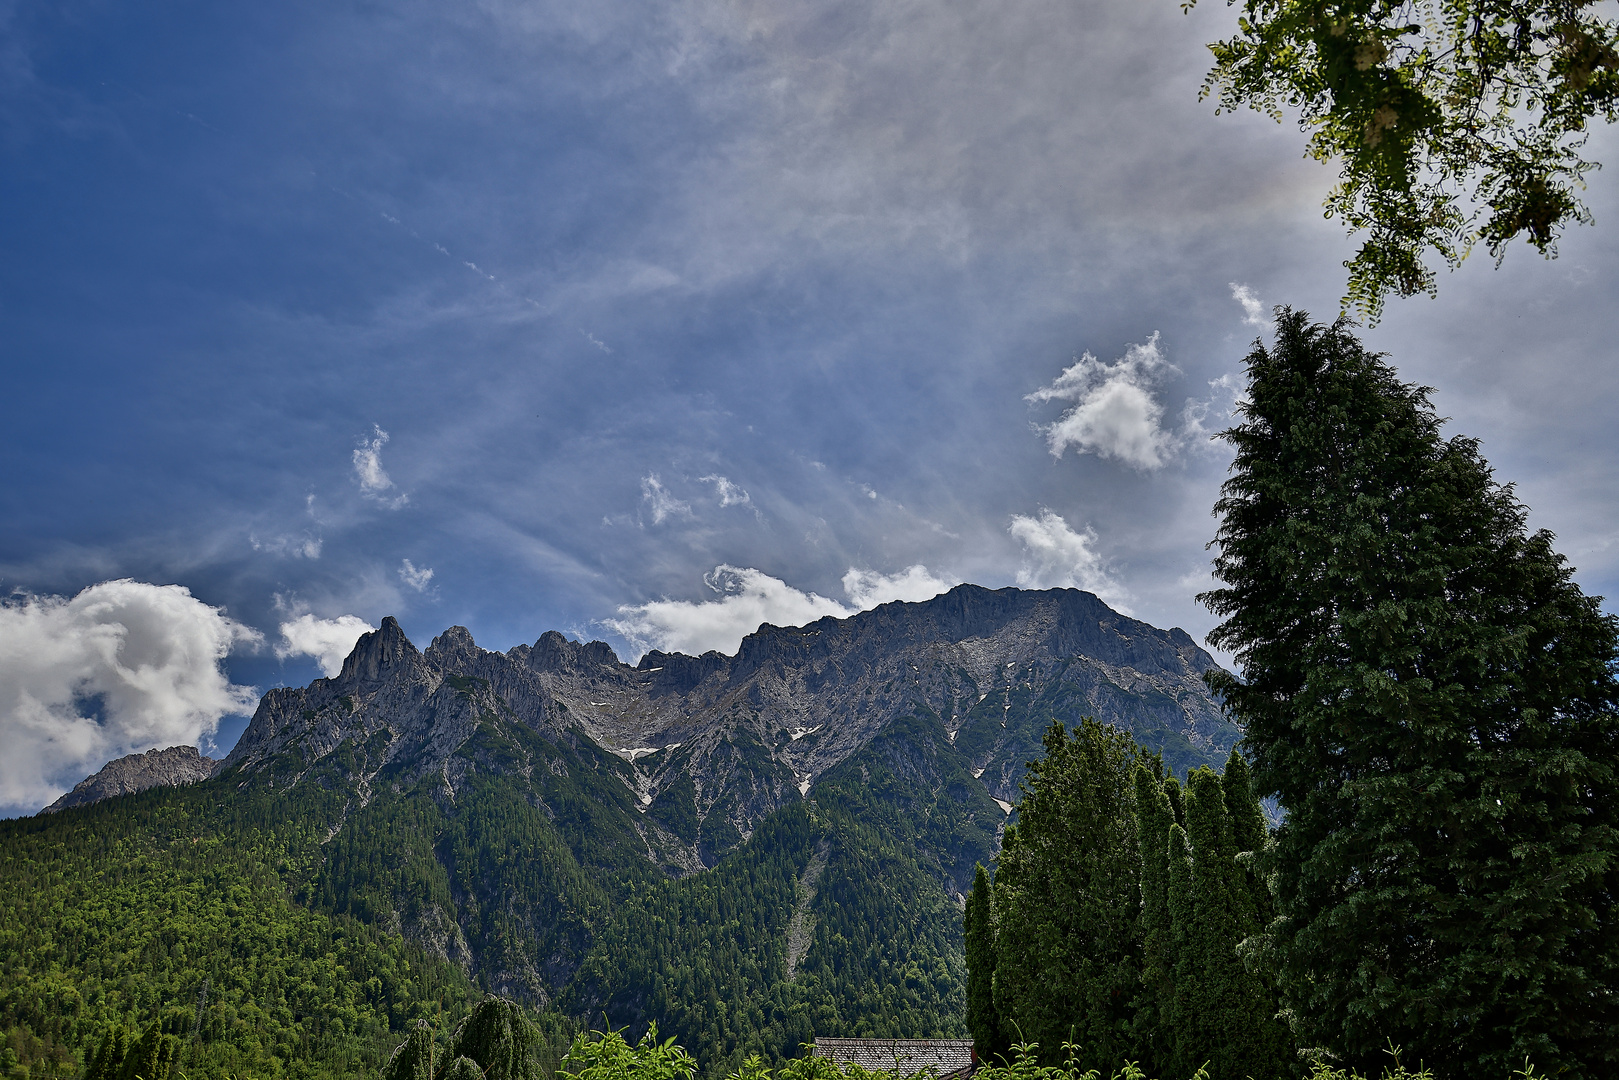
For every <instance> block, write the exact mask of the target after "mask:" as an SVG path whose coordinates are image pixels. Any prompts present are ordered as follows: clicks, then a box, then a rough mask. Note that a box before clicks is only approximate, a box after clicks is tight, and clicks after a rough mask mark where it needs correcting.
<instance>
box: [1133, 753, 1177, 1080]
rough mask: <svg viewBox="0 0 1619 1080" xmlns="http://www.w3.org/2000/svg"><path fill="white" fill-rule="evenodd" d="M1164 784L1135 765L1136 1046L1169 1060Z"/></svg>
mask: <svg viewBox="0 0 1619 1080" xmlns="http://www.w3.org/2000/svg"><path fill="white" fill-rule="evenodd" d="M1164 786H1165V784H1164V783H1163V782H1160V781H1159V779H1158V777H1157V775H1155V774H1154V773H1153V771H1152V770H1151V769H1148V768H1147V767H1146V766H1144V765H1138V766H1136V770H1135V797H1136V842H1137V845H1138V847H1139V848H1140V850H1141V986H1142V994H1141V1005H1140V1011H1139V1012H1138V1013H1137V1015H1136V1032H1137V1035H1136V1038H1137V1041H1138V1045H1142V1046H1144V1047H1146V1048H1147V1049H1149V1050H1150V1052H1151V1057H1152V1060H1154V1061H1165V1060H1167V1059H1168V1055H1169V1051H1170V1045H1169V1040H1168V1038H1167V1037H1166V1036H1167V1032H1168V1028H1167V1024H1166V1016H1167V1014H1168V1010H1169V1009H1170V998H1171V995H1172V994H1173V991H1174V984H1175V958H1174V955H1173V954H1172V953H1171V951H1170V922H1169V830H1170V828H1171V827H1172V826H1174V824H1175V811H1174V809H1173V808H1172V807H1171V806H1170V803H1169V796H1168V795H1166V794H1165V793H1164Z"/></svg>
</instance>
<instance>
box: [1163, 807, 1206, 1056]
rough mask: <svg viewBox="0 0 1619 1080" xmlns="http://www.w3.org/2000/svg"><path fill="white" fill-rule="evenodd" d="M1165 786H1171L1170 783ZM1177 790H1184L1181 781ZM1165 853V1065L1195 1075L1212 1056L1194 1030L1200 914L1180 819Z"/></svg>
mask: <svg viewBox="0 0 1619 1080" xmlns="http://www.w3.org/2000/svg"><path fill="white" fill-rule="evenodd" d="M1165 789H1166V791H1167V790H1168V785H1167V784H1166V785H1165ZM1175 790H1176V791H1179V790H1180V788H1179V786H1178V785H1177V786H1176V788H1175ZM1165 855H1166V858H1165V860H1164V861H1165V863H1166V865H1167V872H1166V874H1165V877H1166V879H1167V891H1168V907H1169V948H1168V950H1167V952H1168V961H1169V962H1170V963H1171V964H1173V965H1174V968H1173V970H1174V972H1175V977H1174V979H1173V980H1172V981H1171V983H1170V986H1169V993H1168V995H1167V997H1166V998H1165V999H1164V1001H1163V1007H1162V1017H1163V1018H1162V1020H1161V1021H1160V1022H1161V1024H1162V1025H1163V1027H1162V1031H1163V1042H1164V1043H1165V1045H1166V1054H1167V1057H1166V1060H1165V1061H1164V1063H1163V1065H1162V1066H1161V1068H1162V1069H1163V1071H1164V1072H1167V1073H1170V1074H1172V1075H1180V1076H1191V1075H1192V1074H1193V1073H1194V1072H1196V1071H1197V1069H1198V1067H1199V1066H1200V1065H1202V1064H1203V1063H1204V1062H1206V1061H1207V1060H1208V1055H1207V1053H1206V1052H1205V1048H1204V1047H1203V1046H1201V1045H1200V1044H1199V1043H1198V1033H1197V1032H1196V1031H1194V1030H1192V1028H1193V1026H1194V1025H1195V1024H1196V1019H1197V1018H1196V1016H1195V1015H1193V1011H1192V988H1193V987H1194V986H1195V985H1196V984H1197V981H1198V975H1199V971H1198V963H1197V957H1196V956H1195V955H1194V954H1193V952H1192V947H1191V942H1192V931H1193V928H1194V927H1195V926H1196V924H1197V914H1196V900H1195V896H1194V893H1193V890H1192V848H1191V846H1190V845H1189V844H1187V842H1186V830H1185V829H1184V828H1182V827H1181V823H1180V822H1178V821H1176V822H1172V823H1171V824H1170V826H1169V848H1168V851H1166V852H1165Z"/></svg>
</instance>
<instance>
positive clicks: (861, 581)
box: [843, 563, 959, 611]
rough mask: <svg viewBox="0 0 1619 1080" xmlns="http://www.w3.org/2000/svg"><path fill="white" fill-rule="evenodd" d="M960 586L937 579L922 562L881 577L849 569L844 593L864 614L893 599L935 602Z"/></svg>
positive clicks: (951, 581)
mask: <svg viewBox="0 0 1619 1080" xmlns="http://www.w3.org/2000/svg"><path fill="white" fill-rule="evenodd" d="M957 584H959V582H957V581H955V580H954V579H951V580H946V579H944V578H941V577H937V576H935V575H934V574H933V573H932V572H930V571H929V570H928V568H927V567H925V566H923V565H922V564H921V563H917V564H916V565H915V566H907V567H906V568H905V569H903V570H901V571H899V572H898V573H897V574H879V573H878V572H876V571H875V570H857V569H855V568H854V567H852V566H851V567H849V572H848V573H847V574H844V575H843V591H844V592H845V593H847V594H848V596H849V602H850V603H852V604H854V606H855V607H857V608H860V609H861V610H862V611H865V610H869V609H871V608H874V607H876V606H877V605H878V604H886V603H888V602H889V601H890V600H908V601H910V602H911V603H918V602H920V601H922V600H931V599H933V598H934V597H935V596H938V595H939V594H940V593H942V592H949V591H950V589H951V588H952V587H954V586H955V585H957Z"/></svg>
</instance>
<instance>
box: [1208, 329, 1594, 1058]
mask: <svg viewBox="0 0 1619 1080" xmlns="http://www.w3.org/2000/svg"><path fill="white" fill-rule="evenodd" d="M1247 365H1248V374H1249V386H1248V390H1247V394H1246V402H1245V404H1244V405H1243V406H1242V419H1241V422H1240V423H1239V424H1238V425H1237V426H1236V427H1234V428H1233V429H1232V430H1230V431H1228V432H1227V433H1226V438H1227V439H1228V440H1229V441H1230V442H1231V444H1232V445H1233V446H1234V447H1235V450H1236V458H1235V461H1234V463H1233V466H1232V475H1231V478H1230V479H1229V480H1228V481H1227V483H1226V485H1225V488H1224V491H1223V497H1222V498H1221V500H1220V502H1219V503H1218V505H1217V507H1216V511H1217V513H1218V514H1219V515H1220V517H1221V525H1220V529H1219V533H1218V538H1217V542H1216V543H1217V548H1218V554H1217V557H1216V559H1215V569H1216V574H1217V576H1218V577H1219V579H1220V580H1221V581H1222V582H1223V583H1224V587H1222V588H1219V589H1216V590H1214V591H1212V592H1210V593H1207V594H1205V596H1204V600H1205V602H1206V603H1207V604H1208V605H1209V606H1210V607H1211V608H1212V609H1213V610H1214V612H1215V613H1216V614H1218V615H1220V616H1222V617H1223V618H1224V620H1225V621H1224V622H1223V623H1222V624H1221V625H1220V626H1219V627H1218V628H1217V629H1216V630H1215V631H1214V632H1213V633H1212V634H1210V635H1209V641H1210V643H1211V644H1214V645H1216V646H1220V647H1224V648H1227V649H1230V650H1232V652H1233V653H1234V654H1235V656H1236V658H1237V660H1238V662H1239V664H1240V665H1241V669H1242V672H1243V678H1242V679H1241V680H1239V679H1237V678H1235V677H1234V676H1230V675H1228V674H1224V673H1213V674H1212V675H1211V678H1210V683H1211V685H1212V686H1213V687H1214V688H1215V689H1216V690H1217V691H1218V692H1219V693H1220V694H1222V695H1223V697H1224V701H1225V704H1226V707H1227V708H1228V710H1229V711H1230V712H1231V714H1232V715H1233V717H1234V719H1236V720H1237V721H1238V722H1239V723H1241V724H1242V725H1243V727H1244V729H1245V732H1246V737H1245V740H1244V747H1245V749H1246V750H1247V752H1248V753H1249V755H1250V760H1251V761H1252V764H1253V781H1254V787H1255V789H1256V790H1257V791H1258V792H1259V793H1261V794H1271V795H1275V796H1277V797H1278V798H1279V799H1280V801H1281V803H1282V805H1283V806H1284V807H1285V809H1286V811H1287V819H1286V821H1285V822H1284V824H1283V825H1282V826H1281V828H1280V829H1279V830H1278V831H1277V833H1276V836H1275V841H1274V846H1273V848H1272V849H1271V854H1270V855H1269V856H1267V861H1268V862H1269V864H1270V866H1271V869H1272V881H1273V887H1274V895H1275V899H1276V903H1277V907H1278V915H1279V918H1278V920H1277V921H1276V922H1275V923H1274V924H1273V927H1274V938H1273V942H1272V945H1273V953H1272V955H1273V957H1274V960H1275V962H1276V970H1277V972H1278V977H1279V979H1280V988H1281V990H1282V992H1283V994H1284V995H1285V998H1286V1000H1287V1003H1288V1004H1289V1006H1290V1007H1291V1009H1292V1011H1293V1014H1294V1015H1295V1016H1296V1017H1298V1019H1299V1022H1300V1023H1301V1025H1302V1027H1303V1031H1302V1035H1303V1038H1304V1039H1306V1040H1307V1041H1308V1042H1310V1043H1313V1044H1316V1045H1325V1046H1327V1047H1330V1048H1331V1049H1333V1050H1334V1051H1336V1052H1337V1053H1338V1054H1339V1055H1341V1056H1342V1058H1343V1059H1344V1061H1345V1063H1346V1064H1348V1065H1351V1066H1354V1067H1357V1068H1359V1069H1360V1070H1361V1071H1362V1072H1367V1073H1370V1072H1371V1071H1372V1070H1373V1069H1374V1068H1375V1067H1376V1066H1378V1065H1379V1064H1380V1061H1379V1059H1380V1057H1381V1055H1382V1051H1383V1048H1384V1047H1385V1046H1387V1045H1388V1042H1389V1041H1390V1040H1392V1041H1393V1042H1394V1043H1396V1044H1398V1045H1401V1046H1403V1047H1404V1049H1405V1052H1406V1055H1407V1056H1408V1058H1413V1059H1418V1060H1421V1061H1423V1062H1425V1063H1427V1064H1428V1065H1430V1066H1432V1067H1433V1068H1435V1069H1436V1070H1437V1071H1438V1073H1439V1074H1440V1075H1441V1076H1482V1075H1488V1074H1493V1075H1505V1074H1506V1073H1507V1072H1508V1071H1510V1070H1512V1069H1515V1068H1521V1067H1522V1066H1523V1062H1524V1059H1525V1058H1526V1057H1528V1058H1529V1059H1530V1060H1532V1062H1533V1064H1534V1065H1535V1067H1536V1068H1537V1069H1539V1070H1541V1071H1543V1072H1551V1073H1554V1074H1555V1073H1557V1072H1559V1071H1564V1072H1565V1073H1566V1074H1567V1075H1570V1076H1585V1077H1596V1076H1602V1075H1614V1074H1615V1072H1616V1071H1619V1038H1616V1037H1615V1033H1616V1032H1619V919H1616V915H1615V907H1614V897H1615V896H1616V895H1619V861H1616V859H1615V856H1614V852H1615V851H1616V850H1619V776H1616V771H1619V722H1616V717H1619V679H1616V677H1615V658H1616V655H1619V648H1616V626H1615V620H1614V619H1613V618H1612V617H1610V616H1606V615H1604V614H1603V613H1602V612H1601V610H1600V609H1599V607H1598V606H1597V603H1596V601H1595V600H1594V599H1593V598H1590V597H1586V596H1584V595H1583V594H1582V593H1581V591H1580V589H1579V588H1578V586H1576V585H1575V584H1574V582H1573V580H1572V578H1571V574H1570V570H1569V569H1568V567H1567V566H1566V565H1565V564H1564V561H1563V559H1562V557H1561V556H1559V555H1557V554H1556V553H1555V552H1554V551H1553V549H1552V538H1551V536H1550V535H1549V534H1547V533H1544V532H1542V533H1536V534H1533V535H1531V534H1529V532H1528V531H1527V529H1526V526H1525V515H1526V511H1525V509H1524V507H1523V506H1522V504H1521V503H1519V502H1518V501H1517V499H1516V498H1515V497H1514V495H1513V493H1512V491H1511V489H1510V488H1508V487H1503V486H1502V485H1500V484H1498V483H1497V482H1496V481H1495V480H1494V478H1493V476H1492V475H1491V472H1490V469H1489V467H1488V465H1487V464H1486V463H1485V462H1484V461H1483V459H1482V458H1481V457H1480V455H1479V453H1478V446H1477V444H1476V443H1475V442H1474V441H1472V440H1470V439H1466V438H1462V437H1459V436H1458V437H1453V438H1449V439H1446V438H1442V437H1441V434H1440V428H1441V425H1442V423H1443V421H1442V420H1441V419H1440V418H1439V417H1438V416H1436V415H1435V413H1434V411H1433V409H1432V407H1431V405H1430V403H1429V399H1428V394H1427V391H1425V390H1423V389H1421V388H1419V387H1415V386H1411V385H1408V384H1406V383H1403V382H1401V381H1400V380H1399V379H1398V378H1397V377H1396V374H1395V372H1394V371H1393V369H1392V368H1391V367H1390V366H1389V365H1388V364H1387V363H1386V362H1384V360H1383V359H1382V358H1381V357H1380V356H1377V355H1374V354H1371V353H1368V352H1366V351H1365V350H1364V349H1363V348H1362V347H1361V345H1360V343H1359V342H1358V341H1356V340H1355V338H1354V336H1353V335H1352V334H1351V333H1350V331H1349V324H1348V323H1347V322H1345V321H1342V320H1340V321H1339V322H1337V323H1334V324H1332V325H1322V324H1312V323H1311V322H1310V321H1309V318H1308V316H1307V315H1305V314H1304V313H1302V312H1293V311H1289V310H1285V309H1283V310H1281V311H1279V313H1278V319H1277V324H1276V332H1275V341H1274V345H1273V347H1272V348H1269V349H1267V348H1266V347H1265V346H1264V345H1263V344H1256V346H1255V348H1254V350H1253V352H1252V353H1250V354H1249V356H1248V358H1247Z"/></svg>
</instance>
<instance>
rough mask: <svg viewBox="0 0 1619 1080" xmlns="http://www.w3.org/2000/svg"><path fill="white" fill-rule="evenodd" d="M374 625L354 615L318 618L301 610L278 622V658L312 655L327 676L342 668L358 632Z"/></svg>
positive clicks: (362, 631)
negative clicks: (279, 630) (279, 626)
mask: <svg viewBox="0 0 1619 1080" xmlns="http://www.w3.org/2000/svg"><path fill="white" fill-rule="evenodd" d="M375 629H376V627H374V626H372V625H371V624H370V623H368V622H366V621H365V620H364V619H362V618H360V617H359V616H358V615H339V616H338V617H337V618H335V619H322V618H318V617H317V616H315V615H311V614H309V613H308V612H305V613H304V614H302V615H299V616H298V617H297V618H295V619H289V620H288V621H286V622H284V623H282V624H281V640H280V642H278V643H277V644H276V647H275V655H276V659H278V660H286V659H288V658H289V657H293V656H308V657H312V658H313V659H314V661H315V663H317V664H319V665H320V670H321V673H322V674H323V675H325V676H326V677H327V678H328V679H330V678H334V677H335V676H336V675H337V674H338V672H340V671H342V670H343V661H344V660H346V659H347V658H348V655H349V653H351V652H353V651H354V643H355V642H356V641H359V640H360V635H361V634H369V633H370V632H371V631H372V630H375Z"/></svg>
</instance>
